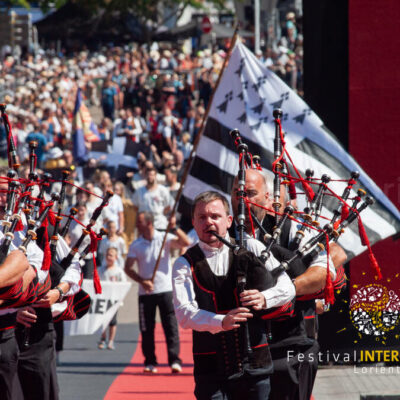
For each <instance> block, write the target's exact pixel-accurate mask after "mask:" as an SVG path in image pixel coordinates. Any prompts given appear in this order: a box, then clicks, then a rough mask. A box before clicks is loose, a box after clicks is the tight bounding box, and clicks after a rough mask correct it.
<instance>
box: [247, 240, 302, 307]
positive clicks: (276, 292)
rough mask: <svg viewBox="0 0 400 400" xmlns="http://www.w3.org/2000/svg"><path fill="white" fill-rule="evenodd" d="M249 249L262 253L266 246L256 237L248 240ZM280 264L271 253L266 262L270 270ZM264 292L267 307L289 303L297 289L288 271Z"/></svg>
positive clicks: (257, 253) (257, 254) (258, 253)
mask: <svg viewBox="0 0 400 400" xmlns="http://www.w3.org/2000/svg"><path fill="white" fill-rule="evenodd" d="M247 249H248V250H249V251H251V252H253V253H254V254H255V255H256V256H259V255H261V252H262V251H263V250H264V249H265V246H264V245H263V244H262V243H261V242H259V241H258V240H255V239H248V240H247ZM278 266H279V261H278V260H277V259H276V258H275V257H274V256H273V254H271V255H270V257H269V258H268V260H267V262H266V268H267V269H268V270H270V271H272V270H273V269H275V268H277V267H278ZM262 294H263V295H264V297H265V300H266V303H267V307H266V308H267V309H268V308H273V307H279V306H283V305H284V304H286V303H289V301H291V300H292V299H293V298H294V297H295V296H296V289H295V287H294V285H293V283H292V281H291V279H290V278H289V275H288V274H287V273H286V272H283V273H281V274H280V275H279V276H278V278H277V281H276V284H275V286H273V287H272V288H269V289H267V290H264V291H263V292H262Z"/></svg>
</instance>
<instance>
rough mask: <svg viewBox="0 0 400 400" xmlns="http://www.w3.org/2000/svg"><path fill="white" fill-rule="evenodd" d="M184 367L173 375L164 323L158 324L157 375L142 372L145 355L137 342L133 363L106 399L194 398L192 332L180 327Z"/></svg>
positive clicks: (112, 387) (184, 399)
mask: <svg viewBox="0 0 400 400" xmlns="http://www.w3.org/2000/svg"><path fill="white" fill-rule="evenodd" d="M179 333H180V339H181V354H180V357H181V359H182V361H183V366H182V367H183V370H182V373H180V374H171V370H170V368H169V365H168V358H167V349H166V345H165V339H164V333H163V331H162V327H161V324H157V326H156V354H157V360H158V366H157V369H158V373H157V374H152V375H149V374H144V373H143V355H142V350H141V344H140V342H139V343H138V346H137V348H136V352H135V354H134V355H133V357H132V360H131V362H130V365H129V366H128V367H126V368H125V369H124V371H123V372H122V374H121V375H119V376H118V377H117V379H115V380H114V382H113V384H112V385H111V387H110V389H109V390H108V392H107V394H106V396H105V397H104V399H105V400H132V399H135V400H152V399H173V400H192V399H194V395H193V390H194V380H193V358H192V331H191V330H180V331H179Z"/></svg>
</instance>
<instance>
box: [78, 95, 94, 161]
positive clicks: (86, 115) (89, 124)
mask: <svg viewBox="0 0 400 400" xmlns="http://www.w3.org/2000/svg"><path fill="white" fill-rule="evenodd" d="M98 140H100V137H99V134H98V132H97V127H96V125H95V123H94V122H93V120H92V117H91V115H90V112H89V110H88V108H87V107H86V105H85V103H84V102H83V98H82V90H81V88H78V91H77V92H76V99H75V107H74V116H73V135H72V143H73V154H74V158H75V160H78V162H80V161H86V157H87V150H86V146H85V141H88V142H96V141H98Z"/></svg>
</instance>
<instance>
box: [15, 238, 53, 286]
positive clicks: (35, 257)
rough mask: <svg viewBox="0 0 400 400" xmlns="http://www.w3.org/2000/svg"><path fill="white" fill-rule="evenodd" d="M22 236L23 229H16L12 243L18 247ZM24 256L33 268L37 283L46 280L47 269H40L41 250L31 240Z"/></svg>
mask: <svg viewBox="0 0 400 400" xmlns="http://www.w3.org/2000/svg"><path fill="white" fill-rule="evenodd" d="M24 238H25V237H24V234H23V231H17V232H16V234H15V237H14V241H13V243H14V245H15V246H16V247H17V248H18V247H19V246H20V245H21V244H22V242H23V240H24ZM26 258H27V259H28V262H29V265H31V266H32V267H33V268H35V270H36V272H37V275H38V280H39V283H43V282H44V281H45V280H46V278H47V275H48V274H49V271H44V270H42V264H43V251H42V250H41V249H40V247H39V246H38V245H37V244H36V243H35V242H33V241H31V242H30V243H29V244H28V248H27V251H26Z"/></svg>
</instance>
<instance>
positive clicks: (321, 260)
mask: <svg viewBox="0 0 400 400" xmlns="http://www.w3.org/2000/svg"><path fill="white" fill-rule="evenodd" d="M292 226H293V225H292ZM292 231H293V229H291V230H290V234H291V235H292ZM303 231H304V237H303V239H302V240H301V242H300V248H301V247H302V246H304V245H305V244H306V243H307V242H308V241H309V240H310V239H311V238H313V237H314V236H315V235H316V231H312V232H310V230H308V229H304V230H303ZM295 233H296V232H294V234H295ZM306 254H307V253H306ZM327 266H328V257H327V253H326V251H322V252H320V253H318V256H317V257H316V258H315V259H314V260H313V261H312V263H311V265H310V266H309V268H311V267H322V268H327ZM329 272H330V274H331V279H332V281H334V280H335V279H336V268H335V265H334V264H333V261H332V258H331V257H330V256H329Z"/></svg>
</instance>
